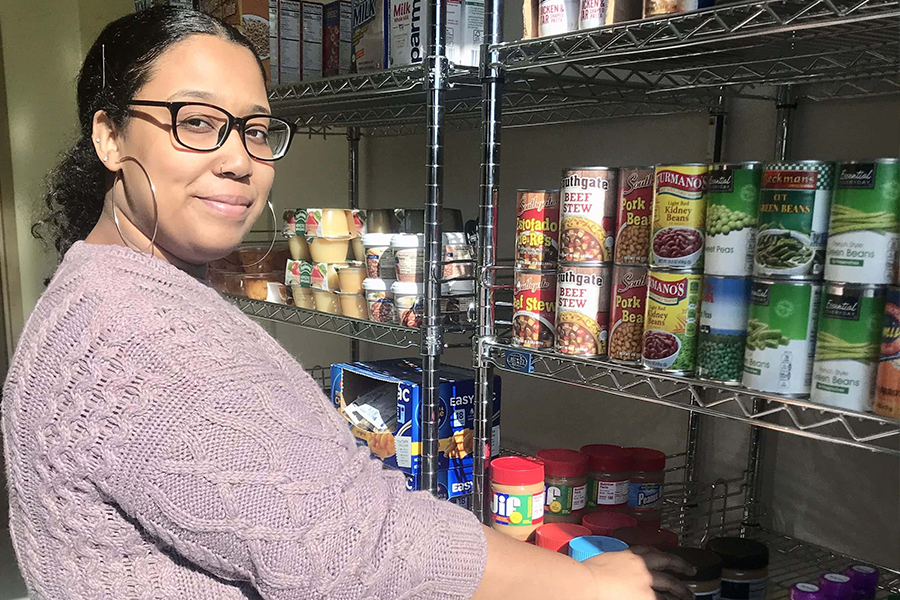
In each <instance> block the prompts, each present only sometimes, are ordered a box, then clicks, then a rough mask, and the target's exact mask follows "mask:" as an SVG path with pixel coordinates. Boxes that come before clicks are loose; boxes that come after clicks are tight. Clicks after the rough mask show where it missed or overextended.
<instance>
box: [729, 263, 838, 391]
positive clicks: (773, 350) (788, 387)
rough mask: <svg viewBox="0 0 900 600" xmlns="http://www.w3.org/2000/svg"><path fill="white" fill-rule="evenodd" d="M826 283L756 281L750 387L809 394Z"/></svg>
mask: <svg viewBox="0 0 900 600" xmlns="http://www.w3.org/2000/svg"><path fill="white" fill-rule="evenodd" d="M821 295H822V284H821V283H819V282H816V281H810V280H807V281H779V280H775V279H762V278H754V279H753V283H752V284H751V285H750V318H749V320H748V321H747V348H746V352H745V354H744V376H743V379H742V382H743V384H744V386H745V387H748V388H750V389H752V390H758V391H760V392H770V393H773V394H780V395H784V396H807V395H809V388H810V383H811V382H812V365H813V355H814V352H815V347H816V324H817V322H818V315H819V299H820V297H821Z"/></svg>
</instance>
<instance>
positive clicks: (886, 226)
mask: <svg viewBox="0 0 900 600" xmlns="http://www.w3.org/2000/svg"><path fill="white" fill-rule="evenodd" d="M898 239H900V159H897V158H880V159H877V160H871V161H860V162H846V163H842V164H841V165H840V168H839V170H838V181H837V190H836V191H835V193H834V203H833V204H832V205H831V221H830V223H829V225H828V246H827V248H826V250H825V279H827V280H828V281H845V282H849V283H871V284H877V285H885V284H888V283H890V282H891V279H892V277H893V273H892V272H891V271H892V267H893V266H894V264H895V261H896V260H897V245H898Z"/></svg>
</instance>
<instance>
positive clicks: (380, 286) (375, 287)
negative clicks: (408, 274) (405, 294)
mask: <svg viewBox="0 0 900 600" xmlns="http://www.w3.org/2000/svg"><path fill="white" fill-rule="evenodd" d="M394 283H395V282H394V280H393V279H377V278H371V277H370V278H368V279H363V289H364V290H368V291H370V292H389V291H391V286H392V285H394Z"/></svg>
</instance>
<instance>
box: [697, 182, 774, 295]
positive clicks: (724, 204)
mask: <svg viewBox="0 0 900 600" xmlns="http://www.w3.org/2000/svg"><path fill="white" fill-rule="evenodd" d="M761 179H762V169H761V168H759V166H758V165H757V166H756V168H752V167H748V166H741V165H715V166H713V167H712V169H711V170H710V173H709V200H708V206H707V209H706V250H705V252H704V255H705V260H706V264H705V266H704V269H703V270H704V272H705V273H706V274H707V275H725V276H732V277H749V276H750V275H751V274H752V273H753V245H754V241H755V239H756V216H757V214H758V213H759V184H760V180H761Z"/></svg>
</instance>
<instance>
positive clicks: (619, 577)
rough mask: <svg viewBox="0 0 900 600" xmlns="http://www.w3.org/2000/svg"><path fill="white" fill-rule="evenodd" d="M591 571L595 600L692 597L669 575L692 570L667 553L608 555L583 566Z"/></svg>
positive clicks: (689, 599) (639, 550) (686, 599)
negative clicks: (595, 592)
mask: <svg viewBox="0 0 900 600" xmlns="http://www.w3.org/2000/svg"><path fill="white" fill-rule="evenodd" d="M583 564H584V565H585V566H587V567H588V568H589V569H590V570H591V575H593V577H594V580H595V581H596V585H595V586H594V588H595V590H596V591H597V594H596V600H623V599H624V598H627V599H628V600H659V599H666V600H668V599H674V598H677V599H680V600H692V598H693V597H694V595H693V594H692V593H691V592H690V590H688V588H687V587H686V586H685V585H684V584H683V583H681V582H680V581H679V580H678V579H676V578H675V577H673V576H672V575H670V574H669V573H670V572H672V573H684V574H685V575H689V574H692V573H693V572H694V569H693V567H691V566H690V565H688V564H687V563H686V562H685V561H684V560H682V559H681V558H679V557H677V556H673V555H671V554H663V553H661V552H657V551H655V550H653V549H650V548H640V547H636V548H633V549H632V550H631V551H625V552H608V553H606V554H601V555H600V556H598V557H596V558H592V559H589V560H586V561H584V563H583Z"/></svg>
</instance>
